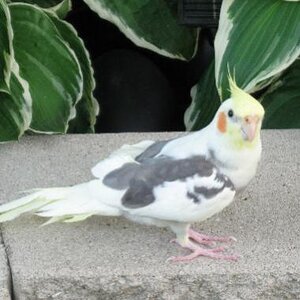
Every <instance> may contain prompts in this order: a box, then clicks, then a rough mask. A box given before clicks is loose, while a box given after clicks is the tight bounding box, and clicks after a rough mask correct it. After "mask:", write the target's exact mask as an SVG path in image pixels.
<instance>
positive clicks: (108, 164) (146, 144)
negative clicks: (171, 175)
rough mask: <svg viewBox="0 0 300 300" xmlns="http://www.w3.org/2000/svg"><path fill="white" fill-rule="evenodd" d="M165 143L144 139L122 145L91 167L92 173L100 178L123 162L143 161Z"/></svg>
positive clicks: (150, 157) (165, 142)
mask: <svg viewBox="0 0 300 300" xmlns="http://www.w3.org/2000/svg"><path fill="white" fill-rule="evenodd" d="M167 143H168V141H157V142H156V141H151V140H145V141H142V142H139V143H137V144H134V145H128V144H126V145H123V146H122V147H121V148H119V149H117V150H116V151H114V152H112V153H111V154H110V155H109V157H108V158H106V159H104V160H102V161H100V162H99V163H98V164H97V165H96V166H95V167H93V168H92V174H93V175H94V176H95V177H97V178H100V179H101V178H103V176H105V175H106V174H107V173H108V172H109V171H112V170H113V169H117V168H119V167H120V166H122V165H123V164H125V163H135V162H136V163H143V162H145V161H147V160H149V159H153V158H154V157H155V156H156V155H157V154H158V153H159V152H160V151H161V149H162V148H163V147H164V146H165V145H166V144H167Z"/></svg>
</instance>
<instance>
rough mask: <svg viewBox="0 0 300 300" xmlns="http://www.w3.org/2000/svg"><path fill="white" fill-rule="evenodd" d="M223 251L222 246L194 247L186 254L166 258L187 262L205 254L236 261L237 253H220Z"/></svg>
mask: <svg viewBox="0 0 300 300" xmlns="http://www.w3.org/2000/svg"><path fill="white" fill-rule="evenodd" d="M222 251H224V248H223V247H220V248H214V249H203V248H200V247H199V248H196V249H194V250H193V252H192V253H191V254H189V255H186V256H173V257H170V258H169V259H168V261H173V262H177V261H183V262H188V261H191V260H193V259H194V258H196V257H198V256H207V257H211V258H214V259H223V260H229V261H237V260H238V258H239V257H238V256H237V255H225V254H221V253H220V252H222Z"/></svg>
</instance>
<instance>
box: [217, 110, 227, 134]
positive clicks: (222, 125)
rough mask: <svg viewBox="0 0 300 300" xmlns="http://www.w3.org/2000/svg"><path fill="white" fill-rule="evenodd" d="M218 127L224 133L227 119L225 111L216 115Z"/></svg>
mask: <svg viewBox="0 0 300 300" xmlns="http://www.w3.org/2000/svg"><path fill="white" fill-rule="evenodd" d="M217 126H218V129H219V130H220V131H221V132H222V133H224V132H225V131H226V127H227V120H226V115H225V113H223V112H221V113H220V114H219V117H218V125H217Z"/></svg>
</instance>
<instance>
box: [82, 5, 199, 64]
mask: <svg viewBox="0 0 300 300" xmlns="http://www.w3.org/2000/svg"><path fill="white" fill-rule="evenodd" d="M84 2H86V4H87V5H88V6H89V7H90V8H91V9H92V10H94V11H95V12H96V13H97V14H98V15H99V16H100V17H101V18H103V19H105V20H108V21H110V22H112V23H113V24H115V25H116V26H117V27H118V28H119V29H120V31H122V32H123V33H124V34H125V35H126V36H127V37H128V38H129V39H130V40H131V41H132V42H134V43H135V44H136V45H138V46H140V47H143V48H147V49H150V50H152V51H155V52H157V53H159V54H161V55H165V56H167V57H171V58H177V59H183V60H188V59H191V58H192V57H193V55H194V54H195V51H196V48H197V37H198V30H197V29H193V28H188V27H185V26H182V25H179V24H178V17H177V1H170V0H127V1H120V0H84Z"/></svg>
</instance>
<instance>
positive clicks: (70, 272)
mask: <svg viewBox="0 0 300 300" xmlns="http://www.w3.org/2000/svg"><path fill="white" fill-rule="evenodd" d="M174 135H175V134H173V133H159V134H153V133H152V134H151V133H143V134H113V135H110V134H105V135H69V136H39V137H37V136H33V137H27V138H24V139H22V140H21V142H20V143H12V144H5V145H1V152H0V165H1V172H2V174H5V176H2V181H1V182H0V191H1V199H0V200H1V201H2V202H4V201H8V200H11V199H13V198H15V197H16V196H17V192H18V191H20V190H26V189H30V188H34V187H46V186H58V185H71V184H75V183H79V182H83V181H87V180H90V179H91V178H92V176H91V174H90V171H89V170H90V168H91V167H92V166H93V165H94V164H95V163H96V162H97V161H99V160H100V159H102V158H104V157H105V156H106V155H107V154H108V153H109V152H110V151H112V150H114V149H116V148H118V147H119V146H121V145H122V144H124V143H134V142H137V141H140V140H141V139H164V138H170V137H173V136H174ZM263 144H264V154H263V160H262V164H261V167H260V169H259V172H258V174H257V177H256V179H255V180H254V181H253V182H252V184H251V185H250V186H249V188H248V189H247V190H246V191H245V192H244V193H243V195H241V196H240V197H239V198H238V199H237V200H236V201H235V203H233V204H232V205H231V206H230V207H229V208H228V209H226V210H225V211H224V212H222V213H221V214H219V215H218V216H215V217H213V218H212V219H210V220H209V221H207V222H204V223H202V224H198V225H197V228H198V229H199V230H203V231H205V232H207V233H210V232H213V233H215V234H219V235H233V236H235V237H236V238H237V239H238V241H237V242H236V243H235V244H234V245H232V246H231V247H230V248H229V250H228V252H234V253H239V254H241V256H242V257H241V259H240V260H239V261H238V262H237V263H230V262H220V261H213V260H210V259H207V258H199V259H197V260H195V261H194V262H192V263H190V264H172V263H168V262H166V259H167V258H168V257H169V256H172V255H176V254H179V253H182V250H181V249H179V248H177V247H176V246H175V245H172V244H169V243H168V241H169V240H170V239H171V238H172V237H173V235H172V233H171V232H170V231H168V230H164V229H159V228H155V227H146V226H141V225H137V224H133V223H130V222H129V221H126V220H123V219H117V218H108V217H92V218H90V219H88V220H86V221H84V222H81V223H75V224H53V225H50V226H47V227H42V228H41V227H39V225H40V224H41V223H42V221H41V219H40V218H37V217H30V216H24V217H22V218H19V219H17V220H16V221H14V222H11V223H5V224H4V225H3V226H2V228H3V238H4V241H5V244H6V245H7V246H8V247H9V249H10V251H9V260H10V266H11V270H12V276H13V283H14V286H13V287H14V296H15V299H22V300H23V299H26V300H27V299H28V300H29V299H30V300H32V299H59V300H60V299H72V300H73V299H74V300H76V299H91V300H93V299H187V298H188V299H226V300H227V299H229V300H230V299H247V300H248V299H297V298H298V297H300V296H299V295H300V260H299V251H300V240H299V232H300V231H299V226H300V214H299V211H300V201H299V195H300V182H299V170H300V168H299V163H300V149H299V148H300V146H299V145H300V130H283V131H280V130H274V131H264V132H263ZM1 299H2V298H1Z"/></svg>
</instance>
